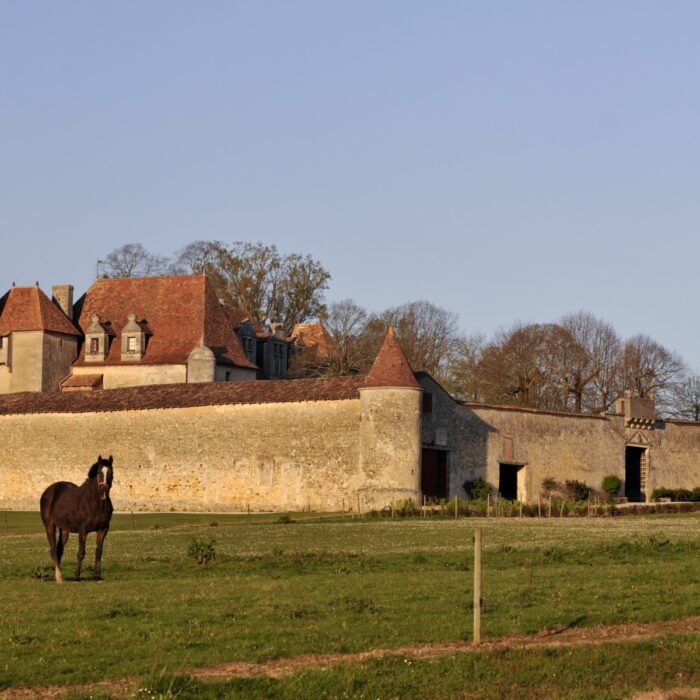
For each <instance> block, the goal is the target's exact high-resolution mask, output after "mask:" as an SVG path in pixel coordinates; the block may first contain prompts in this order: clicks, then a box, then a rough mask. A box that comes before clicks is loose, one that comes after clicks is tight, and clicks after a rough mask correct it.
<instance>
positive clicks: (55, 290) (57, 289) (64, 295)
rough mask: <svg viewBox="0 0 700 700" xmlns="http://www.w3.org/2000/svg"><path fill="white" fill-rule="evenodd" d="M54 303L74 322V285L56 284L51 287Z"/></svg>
mask: <svg viewBox="0 0 700 700" xmlns="http://www.w3.org/2000/svg"><path fill="white" fill-rule="evenodd" d="M51 294H52V296H53V299H52V301H53V303H54V304H56V306H58V307H59V308H60V309H61V310H62V311H63V313H64V314H65V315H66V316H68V318H69V319H70V320H71V321H72V320H73V285H72V284H55V285H54V286H53V287H51Z"/></svg>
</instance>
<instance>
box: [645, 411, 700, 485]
mask: <svg viewBox="0 0 700 700" xmlns="http://www.w3.org/2000/svg"><path fill="white" fill-rule="evenodd" d="M653 433H654V442H655V445H654V447H653V448H652V450H651V463H650V465H649V471H650V477H651V484H650V485H651V487H652V488H673V489H677V488H684V489H693V488H697V487H700V424H698V423H685V422H682V421H665V422H663V423H661V424H660V423H657V427H656V429H655V430H654V431H653Z"/></svg>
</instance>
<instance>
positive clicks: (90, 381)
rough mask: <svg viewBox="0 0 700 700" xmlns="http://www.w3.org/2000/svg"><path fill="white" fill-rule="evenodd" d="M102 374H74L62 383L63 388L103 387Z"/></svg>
mask: <svg viewBox="0 0 700 700" xmlns="http://www.w3.org/2000/svg"><path fill="white" fill-rule="evenodd" d="M102 378H103V375H101V374H72V375H71V376H70V377H68V379H66V380H65V381H64V382H62V383H61V388H62V389H84V388H88V389H97V388H100V389H101V388H102V381H103V379H102Z"/></svg>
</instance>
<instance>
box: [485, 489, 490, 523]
mask: <svg viewBox="0 0 700 700" xmlns="http://www.w3.org/2000/svg"><path fill="white" fill-rule="evenodd" d="M490 510H491V494H490V493H487V494H486V517H487V518H488V517H489V511H490Z"/></svg>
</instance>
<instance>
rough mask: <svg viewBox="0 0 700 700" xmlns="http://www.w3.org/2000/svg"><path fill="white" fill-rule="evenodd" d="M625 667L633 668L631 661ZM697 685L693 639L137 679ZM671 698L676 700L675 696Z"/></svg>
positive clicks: (584, 688)
mask: <svg viewBox="0 0 700 700" xmlns="http://www.w3.org/2000/svg"><path fill="white" fill-rule="evenodd" d="M632 660H633V661H632ZM697 684H700V641H699V640H698V638H697V636H695V637H692V636H680V637H669V638H668V639H666V640H664V641H663V643H658V642H655V643H650V642H640V643H636V644H618V645H604V646H601V647H594V648H578V649H576V648H566V649H552V648H548V649H536V650H527V651H522V650H506V651H499V652H485V653H481V654H451V655H447V656H443V657H439V658H435V659H431V660H427V661H426V660H422V661H417V660H415V659H411V658H406V657H404V656H395V657H391V658H387V659H383V660H381V661H371V662H368V663H364V664H362V665H359V666H351V665H347V666H338V667H335V668H331V669H327V670H324V671H321V670H308V671H302V672H299V673H297V674H295V675H294V676H291V677H289V678H282V679H274V678H260V677H258V678H240V679H234V680H231V681H227V682H214V683H211V682H207V683H203V682H201V681H197V680H194V679H192V678H189V677H185V676H175V677H172V676H165V677H160V678H158V677H156V678H152V679H145V680H144V681H143V682H142V685H141V693H142V695H143V696H144V697H148V696H149V694H150V693H153V694H155V695H160V696H161V697H168V696H170V697H174V696H176V697H177V698H178V699H179V700H190V699H191V700H195V699H200V698H201V700H214V698H241V699H249V698H261V699H262V698H265V699H267V700H276V699H279V700H298V699H299V698H475V697H478V698H493V699H494V700H495V699H497V698H530V697H546V698H573V699H576V698H627V697H629V696H630V694H631V693H633V692H638V691H640V690H653V689H657V688H679V687H689V686H690V687H692V686H694V685H697ZM676 697H679V696H676Z"/></svg>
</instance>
